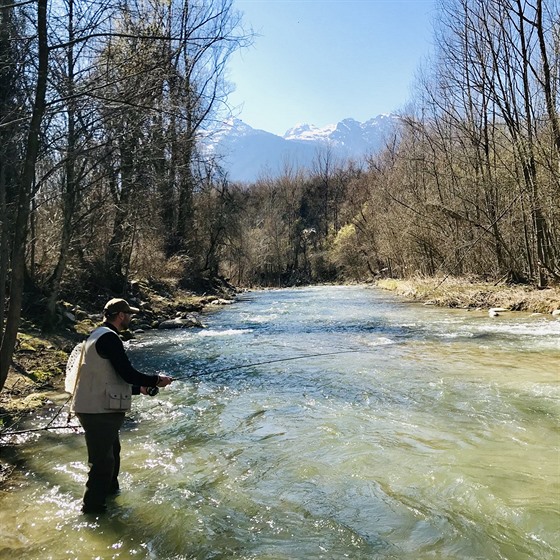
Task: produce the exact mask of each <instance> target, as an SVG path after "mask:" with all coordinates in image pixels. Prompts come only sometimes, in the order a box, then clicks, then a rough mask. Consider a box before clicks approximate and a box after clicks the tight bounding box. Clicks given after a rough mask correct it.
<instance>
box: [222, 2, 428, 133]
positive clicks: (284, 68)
mask: <svg viewBox="0 0 560 560" xmlns="http://www.w3.org/2000/svg"><path fill="white" fill-rule="evenodd" d="M234 2H235V4H234V5H235V7H236V8H237V9H238V10H240V11H241V12H243V13H244V18H243V19H244V22H245V24H246V25H247V26H251V27H252V28H253V30H254V31H255V32H256V33H257V34H259V36H257V37H255V40H254V44H253V46H252V47H249V48H246V49H243V50H242V51H240V52H238V53H236V54H235V55H234V56H233V57H232V59H231V62H230V68H229V76H228V78H229V80H230V81H231V82H233V83H234V85H235V88H236V91H235V92H234V93H233V94H232V95H230V97H229V104H230V105H231V106H233V107H237V116H238V117H239V118H241V119H242V120H243V121H244V122H245V123H247V124H248V125H250V126H252V127H253V128H259V129H263V130H266V131H268V132H273V133H275V134H280V135H282V134H284V132H286V130H287V129H288V128H291V127H293V126H295V125H296V124H300V123H309V124H314V125H316V126H319V127H323V126H325V125H327V124H333V123H336V122H338V121H340V120H342V119H344V118H347V117H351V118H354V119H356V120H358V121H362V122H363V121H366V120H368V119H370V118H372V117H375V116H377V115H379V114H382V113H389V112H391V111H394V110H398V109H399V108H401V107H402V106H403V105H404V104H405V103H406V101H407V100H408V99H409V98H410V91H411V89H410V88H411V85H412V82H413V80H414V76H415V73H416V72H417V70H418V68H419V66H420V64H421V62H422V61H423V60H424V59H425V58H426V57H427V56H428V55H429V53H430V50H431V48H432V42H433V33H432V19H433V16H434V10H435V7H434V6H435V1H434V0H234Z"/></svg>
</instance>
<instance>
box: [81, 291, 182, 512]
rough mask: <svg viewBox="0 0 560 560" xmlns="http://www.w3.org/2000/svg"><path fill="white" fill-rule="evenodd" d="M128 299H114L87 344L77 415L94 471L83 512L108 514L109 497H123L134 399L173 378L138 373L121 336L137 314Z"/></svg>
mask: <svg viewBox="0 0 560 560" xmlns="http://www.w3.org/2000/svg"><path fill="white" fill-rule="evenodd" d="M138 311H139V309H136V308H135V307H130V305H129V304H128V302H127V301H125V300H124V299H112V300H110V301H108V302H107V304H106V305H105V307H104V309H103V317H104V322H103V325H102V326H100V327H98V328H97V329H95V330H94V331H93V332H92V333H91V334H90V336H89V338H88V339H87V340H86V341H85V343H84V344H85V348H84V350H83V357H82V363H81V367H80V370H79V373H78V378H77V381H76V388H75V391H74V401H73V404H72V410H73V411H74V412H75V413H76V416H77V417H78V420H79V421H80V424H81V425H82V427H83V428H84V431H85V437H86V445H87V451H88V463H89V466H90V470H89V474H88V480H87V483H86V491H85V494H84V501H83V506H82V511H83V512H84V513H103V512H104V511H106V509H107V505H106V503H105V501H106V498H107V496H110V495H115V494H117V493H118V492H119V482H118V478H117V477H118V475H119V468H120V450H121V444H120V440H119V430H120V428H121V426H122V424H123V422H124V417H125V413H126V411H127V410H130V405H131V396H132V394H133V393H134V394H138V393H140V392H141V393H144V394H145V393H146V389H147V388H149V387H166V386H167V385H169V384H170V383H171V381H172V378H171V377H169V376H167V375H146V374H144V373H141V372H139V371H138V370H136V369H134V367H133V366H132V364H131V363H130V360H129V359H128V356H127V355H126V352H125V350H124V346H123V343H122V341H121V338H120V336H119V335H118V333H119V332H120V331H124V330H126V329H127V328H128V326H129V325H130V321H131V319H132V314H133V313H138Z"/></svg>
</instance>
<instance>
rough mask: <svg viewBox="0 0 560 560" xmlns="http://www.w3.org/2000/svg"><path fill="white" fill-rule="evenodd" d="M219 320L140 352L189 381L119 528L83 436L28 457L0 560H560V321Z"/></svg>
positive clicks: (322, 314) (126, 447) (355, 294)
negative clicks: (89, 494) (90, 505)
mask: <svg viewBox="0 0 560 560" xmlns="http://www.w3.org/2000/svg"><path fill="white" fill-rule="evenodd" d="M205 321H206V323H207V326H208V328H207V329H204V330H182V331H173V332H171V331H159V332H154V333H146V334H144V335H140V336H139V337H138V339H137V340H136V341H135V342H133V343H132V344H131V345H130V348H129V351H130V354H131V356H132V360H133V362H134V363H135V364H136V365H137V366H138V367H139V368H140V369H144V370H145V371H155V370H157V371H161V372H167V373H170V374H171V375H173V376H175V377H177V378H183V379H182V380H181V381H179V380H178V381H176V382H175V383H174V384H173V385H172V386H171V387H169V388H167V389H166V390H164V391H162V392H161V393H160V395H158V396H157V397H154V398H150V397H137V399H136V403H135V405H134V409H133V412H132V414H131V416H130V420H129V421H128V422H127V424H126V426H125V428H124V430H123V437H122V439H123V465H122V470H123V472H122V477H121V478H122V482H121V486H122V490H123V491H122V493H121V495H120V496H118V497H117V498H116V499H115V500H114V501H113V502H112V503H111V505H110V510H109V513H108V514H107V515H106V516H104V517H100V518H98V519H96V518H91V517H86V516H83V515H82V514H81V513H80V503H81V494H82V489H83V485H84V481H85V478H86V473H87V465H86V464H85V444H84V441H83V435H82V434H80V433H71V432H69V431H68V430H66V431H60V432H53V431H49V432H41V435H39V436H34V437H32V438H30V439H29V441H28V442H27V443H26V445H25V446H24V447H22V448H21V454H22V462H21V465H20V468H19V470H18V472H17V474H16V476H15V477H13V478H12V480H11V482H10V484H9V485H8V487H7V488H4V489H2V490H1V491H0V557H1V558H21V559H31V558H33V559H35V558H37V559H38V558H41V559H48V558H53V559H59V558H60V559H66V558H78V559H89V558H103V559H105V558H119V559H129V558H155V559H182V558H185V559H186V558H192V559H197V560H199V559H200V560H202V559H247V560H249V559H255V560H256V559H258V560H284V559H285V560H288V559H319V558H324V559H327V560H335V559H342V558H350V559H354V560H359V559H408V560H420V559H434V558H435V559H446V560H449V559H492V560H494V559H510V560H521V559H539V560H547V559H551V560H552V559H557V558H560V514H559V498H560V451H559V449H560V437H559V418H560V406H559V400H560V399H559V397H560V389H559V370H560V367H559V363H560V362H559V358H560V342H559V340H560V321H559V320H557V319H554V318H552V317H547V316H530V315H525V314H503V315H502V316H500V317H495V318H490V317H488V315H487V314H486V313H484V312H482V311H481V312H467V311H464V310H445V309H437V308H433V307H427V306H422V305H417V304H408V303H402V302H399V301H398V300H396V299H394V298H393V297H392V296H390V295H387V294H386V293H383V292H379V291H376V290H374V289H368V288H364V287H316V288H303V289H294V290H278V291H266V292H257V293H252V294H247V295H246V296H245V297H243V298H242V299H241V301H239V302H237V303H235V304H233V305H231V306H228V307H225V308H223V309H221V310H220V311H218V312H215V313H213V314H211V315H208V316H207V317H205ZM302 356H307V357H302ZM294 358H295V359H294ZM281 360H282V361H281ZM265 362H268V363H265ZM251 364H257V365H251ZM241 366H247V367H241ZM189 376H195V377H192V378H190V377H189ZM48 421H49V417H48V416H45V417H44V418H40V419H39V420H38V422H37V424H38V425H39V426H41V425H44V424H46V423H47V422H48Z"/></svg>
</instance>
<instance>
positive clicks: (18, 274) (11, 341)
mask: <svg viewBox="0 0 560 560" xmlns="http://www.w3.org/2000/svg"><path fill="white" fill-rule="evenodd" d="M37 34H38V70H37V84H36V87H35V100H34V103H33V112H32V115H31V122H30V125H29V131H28V135H27V144H26V150H25V159H24V161H23V168H22V171H21V175H20V183H19V194H18V208H17V215H16V222H15V231H14V241H13V250H12V276H11V282H10V302H9V304H8V311H7V316H6V327H5V329H4V332H3V336H2V344H1V346H0V390H2V389H3V388H4V385H5V383H6V379H7V377H8V371H9V367H10V364H11V362H12V356H13V353H14V348H15V343H16V339H17V333H18V330H19V323H20V320H21V305H22V301H23V281H24V276H25V246H26V239H27V224H28V219H29V204H30V199H31V188H32V185H33V179H34V176H35V164H36V161H37V155H38V153H39V145H40V133H41V123H42V120H43V114H44V112H45V95H46V90H47V74H48V60H49V48H48V44H47V0H37Z"/></svg>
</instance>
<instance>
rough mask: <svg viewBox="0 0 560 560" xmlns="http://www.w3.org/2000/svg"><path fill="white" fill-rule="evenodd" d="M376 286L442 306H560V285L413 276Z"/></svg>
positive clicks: (548, 310)
mask: <svg viewBox="0 0 560 560" xmlns="http://www.w3.org/2000/svg"><path fill="white" fill-rule="evenodd" d="M376 285H377V286H378V287H379V288H382V289H384V290H390V291H393V292H395V293H397V294H398V295H400V296H403V297H406V298H409V299H411V300H413V301H421V302H425V303H430V304H433V305H438V306H441V307H460V308H465V309H478V308H480V309H490V308H492V307H504V308H506V309H509V310H510V311H529V312H532V313H552V312H553V311H555V310H558V309H560V288H559V287H558V286H555V287H551V288H547V289H544V290H537V289H535V288H531V287H529V286H520V285H503V284H498V285H496V284H492V283H487V282H479V281H477V282H473V281H470V280H468V279H465V278H410V279H407V280H395V279H385V280H378V281H377V283H376Z"/></svg>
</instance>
